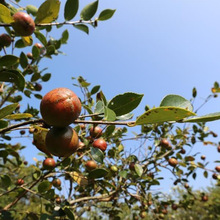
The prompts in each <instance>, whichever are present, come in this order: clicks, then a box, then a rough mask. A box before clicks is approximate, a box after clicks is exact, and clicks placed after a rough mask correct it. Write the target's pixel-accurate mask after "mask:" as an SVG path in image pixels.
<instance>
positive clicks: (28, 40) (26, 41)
mask: <svg viewBox="0 0 220 220" xmlns="http://www.w3.org/2000/svg"><path fill="white" fill-rule="evenodd" d="M22 41H23V42H24V45H25V46H31V45H32V44H33V38H32V36H26V37H22Z"/></svg>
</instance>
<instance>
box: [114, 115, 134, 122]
mask: <svg viewBox="0 0 220 220" xmlns="http://www.w3.org/2000/svg"><path fill="white" fill-rule="evenodd" d="M133 116H134V114H132V113H128V114H125V115H121V116H117V117H116V119H117V120H120V121H126V120H129V119H132V118H133Z"/></svg>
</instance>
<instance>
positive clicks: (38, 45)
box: [34, 43, 43, 49]
mask: <svg viewBox="0 0 220 220" xmlns="http://www.w3.org/2000/svg"><path fill="white" fill-rule="evenodd" d="M34 46H36V47H37V48H39V49H41V48H43V45H42V44H40V43H36V44H34Z"/></svg>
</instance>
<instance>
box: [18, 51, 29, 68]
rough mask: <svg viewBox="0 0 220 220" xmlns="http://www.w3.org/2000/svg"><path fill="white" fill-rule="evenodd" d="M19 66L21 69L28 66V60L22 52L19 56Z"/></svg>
mask: <svg viewBox="0 0 220 220" xmlns="http://www.w3.org/2000/svg"><path fill="white" fill-rule="evenodd" d="M20 65H21V67H22V68H23V69H25V68H26V67H27V65H28V59H27V56H26V55H25V54H24V52H21V54H20Z"/></svg>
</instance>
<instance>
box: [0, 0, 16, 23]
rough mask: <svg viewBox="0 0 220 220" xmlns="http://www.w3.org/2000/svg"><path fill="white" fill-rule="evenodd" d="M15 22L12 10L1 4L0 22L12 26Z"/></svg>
mask: <svg viewBox="0 0 220 220" xmlns="http://www.w3.org/2000/svg"><path fill="white" fill-rule="evenodd" d="M13 21H14V20H13V17H12V16H11V12H10V10H9V9H8V8H7V7H6V6H4V5H2V4H0V22H1V23H6V24H10V23H12V22H13Z"/></svg>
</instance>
